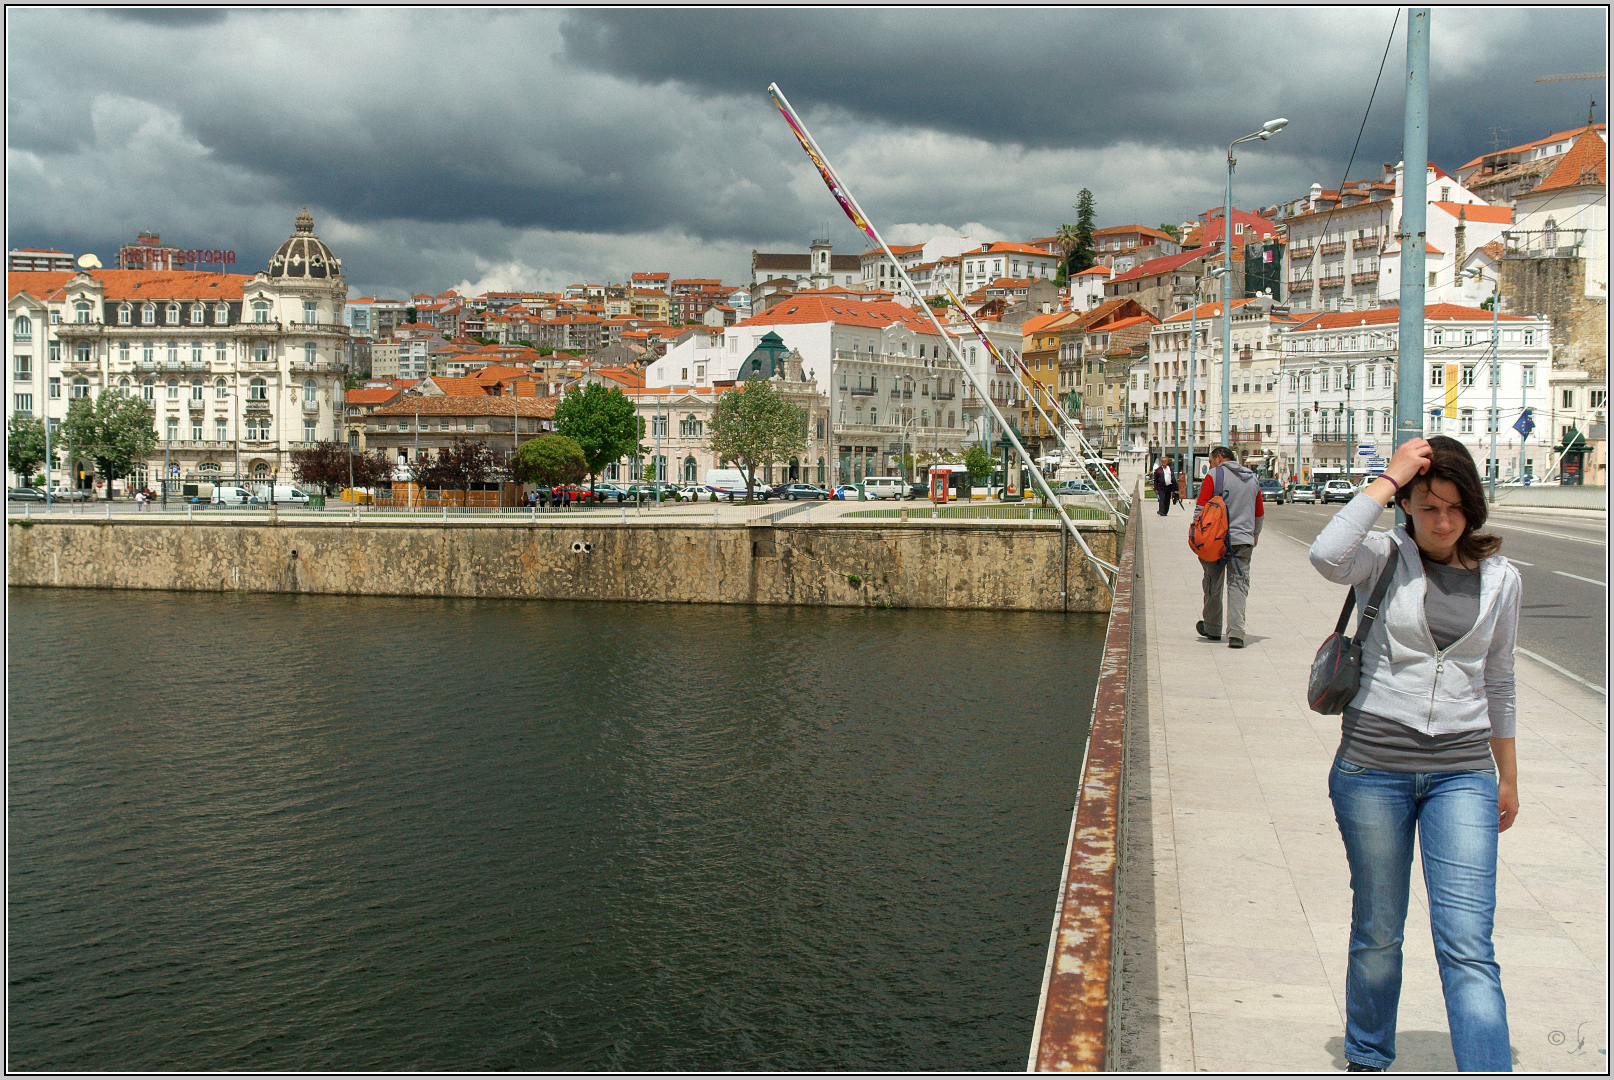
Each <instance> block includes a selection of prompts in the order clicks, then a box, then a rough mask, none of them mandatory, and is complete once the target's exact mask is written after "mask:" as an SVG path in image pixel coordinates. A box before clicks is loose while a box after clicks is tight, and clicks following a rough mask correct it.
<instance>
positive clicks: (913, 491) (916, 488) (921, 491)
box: [908, 480, 930, 499]
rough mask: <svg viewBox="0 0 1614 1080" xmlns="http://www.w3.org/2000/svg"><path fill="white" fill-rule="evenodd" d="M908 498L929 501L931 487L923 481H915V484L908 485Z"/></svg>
mask: <svg viewBox="0 0 1614 1080" xmlns="http://www.w3.org/2000/svg"><path fill="white" fill-rule="evenodd" d="M908 498H910V499H928V498H930V485H929V484H927V483H925V482H924V481H923V480H915V481H914V482H913V483H911V484H909V485H908Z"/></svg>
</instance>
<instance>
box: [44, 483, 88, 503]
mask: <svg viewBox="0 0 1614 1080" xmlns="http://www.w3.org/2000/svg"><path fill="white" fill-rule="evenodd" d="M50 497H51V501H52V502H88V501H89V498H90V493H89V492H88V491H87V490H85V489H84V488H64V487H58V488H51V489H50Z"/></svg>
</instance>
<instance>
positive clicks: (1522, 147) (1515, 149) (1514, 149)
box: [1458, 123, 1608, 172]
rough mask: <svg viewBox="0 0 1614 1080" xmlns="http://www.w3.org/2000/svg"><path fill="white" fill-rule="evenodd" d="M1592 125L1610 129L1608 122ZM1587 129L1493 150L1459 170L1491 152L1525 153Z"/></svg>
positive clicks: (1477, 161) (1464, 163)
mask: <svg viewBox="0 0 1614 1080" xmlns="http://www.w3.org/2000/svg"><path fill="white" fill-rule="evenodd" d="M1592 126H1593V127H1595V128H1596V129H1597V130H1598V131H1603V132H1606V131H1607V130H1608V125H1607V124H1606V123H1604V124H1593V125H1592ZM1585 130H1586V129H1585V128H1575V129H1574V130H1573V131H1559V132H1554V133H1553V134H1551V135H1548V136H1547V137H1546V138H1545V139H1537V140H1536V141H1535V142H1527V143H1520V144H1519V145H1518V146H1510V147H1508V148H1507V149H1505V150H1492V151H1491V153H1490V154H1481V155H1480V156H1479V157H1477V158H1475V159H1474V160H1473V161H1465V162H1463V164H1462V166H1461V167H1460V168H1459V169H1458V171H1459V172H1461V171H1462V170H1463V169H1466V168H1469V167H1470V166H1472V165H1478V164H1479V163H1480V162H1482V161H1484V160H1485V159H1486V158H1488V157H1490V156H1491V154H1520V153H1523V152H1524V151H1526V150H1534V149H1535V148H1536V147H1538V146H1545V145H1547V144H1548V143H1552V142H1559V141H1560V140H1563V139H1567V138H1569V137H1570V136H1572V135H1576V134H1578V133H1580V132H1582V131H1585Z"/></svg>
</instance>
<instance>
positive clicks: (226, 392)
mask: <svg viewBox="0 0 1614 1080" xmlns="http://www.w3.org/2000/svg"><path fill="white" fill-rule="evenodd" d="M229 397H230V388H229V386H228V385H227V384H226V383H225V381H224V380H223V379H222V378H218V379H214V380H213V400H215V401H226V400H228V399H229Z"/></svg>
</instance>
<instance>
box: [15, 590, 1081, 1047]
mask: <svg viewBox="0 0 1614 1080" xmlns="http://www.w3.org/2000/svg"><path fill="white" fill-rule="evenodd" d="M8 598H9V601H10V611H9V628H8V629H9V634H8V655H9V659H10V684H9V694H10V701H9V726H8V748H9V752H10V761H9V781H10V783H9V811H10V814H9V834H8V838H7V842H8V850H9V856H10V877H9V880H8V882H7V889H8V897H9V901H10V913H9V926H8V931H9V936H8V948H9V960H10V984H9V987H8V992H9V997H10V1010H9V1030H8V1032H7V1036H8V1048H9V1062H8V1064H9V1066H10V1068H11V1069H17V1070H208V1069H234V1070H315V1069H363V1070H445V1069H584V1070H605V1069H610V1070H714V1069H736V1070H865V1069H867V1070H916V1069H924V1070H938V1069H964V1070H1021V1069H1023V1068H1024V1067H1025V1057H1026V1052H1027V1048H1028V1044H1029V1041H1030V1033H1031V1027H1032V1024H1033V1021H1034V1012H1035V1006H1036V1001H1037V994H1038V989H1039V985H1040V981H1041V977H1042V966H1043V962H1044V959H1045V957H1046V950H1047V943H1048V934H1049V928H1050V925H1051V922H1052V918H1053V908H1054V901H1055V895H1056V890H1057V886H1058V876H1059V869H1060V863H1061V859H1062V855H1063V851H1064V843H1065V837H1066V832H1067V829H1068V827H1069V820H1070V810H1071V804H1072V801H1073V800H1074V797H1075V792H1076V787H1077V780H1078V773H1079V769H1080V764H1081V747H1082V744H1083V741H1084V740H1085V737H1086V730H1087V722H1088V713H1089V710H1090V707H1091V703H1092V697H1093V688H1094V684H1095V680H1096V678H1097V669H1098V660H1099V653H1100V644H1101V638H1102V633H1103V620H1102V618H1100V617H1095V616H1079V615H1072V616H1057V615H1045V614H1029V613H1027V614H1022V613H995V612H938V611H870V610H846V609H835V608H799V609H792V608H765V607H759V608H746V607H701V606H687V607H686V606H668V605H628V604H605V603H595V604H582V603H558V602H529V603H521V602H499V601H469V600H466V601H458V600H443V601H440V600H419V599H416V600H399V599H378V598H344V597H306V596H304V597H280V596H240V595H214V594H183V593H140V592H91V591H71V590H44V589H10V590H8Z"/></svg>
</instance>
